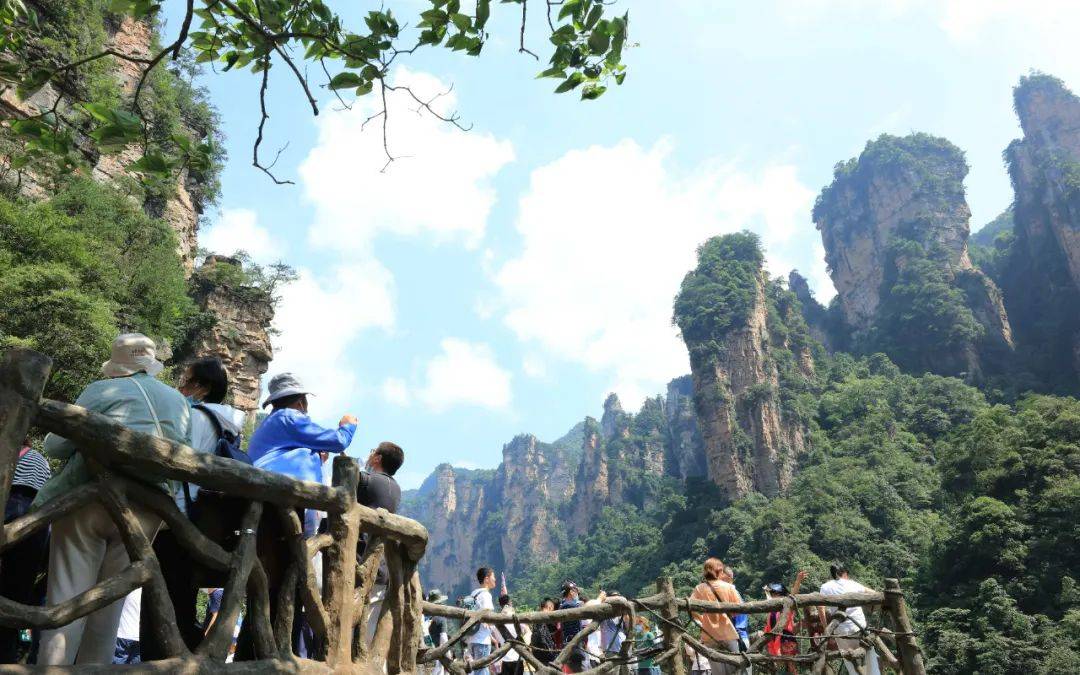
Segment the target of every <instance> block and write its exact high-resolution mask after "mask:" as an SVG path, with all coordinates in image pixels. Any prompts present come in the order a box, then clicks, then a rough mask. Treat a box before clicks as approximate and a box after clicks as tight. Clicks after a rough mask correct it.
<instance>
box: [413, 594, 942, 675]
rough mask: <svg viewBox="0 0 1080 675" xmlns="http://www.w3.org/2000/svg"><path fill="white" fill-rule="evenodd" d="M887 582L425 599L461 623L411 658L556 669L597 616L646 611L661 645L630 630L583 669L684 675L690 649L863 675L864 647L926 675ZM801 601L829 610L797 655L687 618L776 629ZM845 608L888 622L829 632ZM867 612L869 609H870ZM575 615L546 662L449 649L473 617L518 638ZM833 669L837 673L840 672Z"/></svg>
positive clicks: (889, 663) (452, 668)
mask: <svg viewBox="0 0 1080 675" xmlns="http://www.w3.org/2000/svg"><path fill="white" fill-rule="evenodd" d="M885 588H886V590H885V592H878V591H871V592H865V593H844V594H841V595H825V594H823V593H802V594H799V595H789V596H786V597H781V598H771V599H768V600H755V601H751V602H741V603H738V602H712V601H702V600H696V599H693V598H679V597H677V596H676V595H675V592H674V590H673V588H672V583H671V580H670V579H666V578H662V579H658V580H657V591H658V592H657V593H656V594H655V595H650V596H647V597H643V598H638V599H628V598H623V597H610V598H607V599H606V600H605V601H604V602H600V603H592V604H587V605H583V606H581V607H575V608H572V609H558V610H553V611H549V612H540V611H538V612H518V613H512V614H508V613H504V612H496V611H491V610H466V609H464V608H461V607H450V606H447V605H441V604H433V603H429V602H424V603H422V607H423V611H424V613H425V614H427V615H429V616H440V617H444V618H447V619H452V620H456V621H458V622H460V627H459V628H458V630H456V631H455V632H454V633H453V634H452V635H451V636H449V639H448V640H447V642H446V643H445V644H443V645H439V646H436V647H431V648H426V649H423V650H421V653H420V655H419V657H418V659H417V662H418V663H420V664H427V663H434V662H436V661H438V662H440V663H442V664H443V666H444V667H445V668H446V670H447V671H448V672H449V673H451V674H452V675H465V673H468V672H470V671H473V670H477V669H479V668H483V667H485V666H486V665H488V664H489V663H491V662H492V661H494V660H497V658H499V657H501V656H503V655H504V654H506V653H507V652H508V651H509V650H510V649H513V650H515V651H516V652H517V653H518V654H519V655H520V657H521V658H522V659H523V660H524V661H525V662H526V663H528V664H529V665H530V666H531V668H532V670H533V671H534V672H536V673H537V675H558V674H559V673H561V672H562V667H563V666H564V665H566V664H567V663H568V661H569V659H570V656H571V652H572V651H573V650H574V649H575V648H577V647H579V646H582V645H581V642H579V638H582V637H583V634H586V633H587V632H588V631H590V630H596V628H597V627H598V626H599V622H601V621H604V620H606V619H612V618H617V617H619V618H623V619H624V621H623V622H622V624H623V625H630V626H632V625H633V623H634V617H636V616H639V615H642V614H648V615H651V616H652V618H653V623H654V624H655V625H656V627H658V628H659V629H660V632H661V634H662V641H661V644H662V646H656V645H636V644H635V643H634V636H633V634H632V633H631V632H630V631H627V636H626V641H624V642H623V649H622V650H621V652H620V653H618V654H598V655H594V656H593V659H592V663H593V664H594V665H593V666H592V667H591V668H589V669H588V670H586V671H584V672H585V673H587V674H588V675H602V674H604V673H610V672H615V671H618V672H626V669H627V668H628V669H629V670H631V671H636V669H637V667H636V666H637V664H638V663H640V662H641V661H642V660H644V659H651V660H652V662H653V663H654V664H656V665H658V666H660V668H661V669H662V670H663V672H664V673H665V675H686V674H687V673H689V672H690V670H691V668H690V666H689V664H688V659H689V653H688V652H696V653H697V654H700V655H702V656H704V657H705V658H706V659H708V660H710V661H716V662H721V663H724V664H727V665H729V666H732V667H734V668H740V669H742V668H747V667H753V668H756V669H758V670H759V671H760V669H762V668H764V669H765V672H773V671H774V670H775V672H782V671H781V670H780V669H781V668H782V667H783V666H784V664H789V663H790V664H795V665H796V667H799V666H802V667H804V668H809V669H810V671H811V672H812V673H815V674H816V673H825V672H829V671H828V670H827V669H828V668H830V667H832V666H839V667H840V668H841V669H842V668H843V665H842V664H844V663H847V664H851V665H852V667H853V668H854V669H855V672H858V673H863V672H865V669H864V659H865V657H866V654H867V650H871V649H872V650H874V651H875V652H876V653H877V656H878V660H879V665H880V666H881V667H883V668H884V669H888V670H892V671H894V672H898V673H902V674H903V675H925V673H926V668H925V666H924V665H923V659H922V653H921V652H920V650H919V646H918V644H917V642H916V640H915V636H914V633H913V631H912V627H911V621H910V619H909V617H908V615H907V608H906V606H905V604H904V598H903V594H902V593H901V591H900V586H899V583H898V582H897V581H896V580H895V579H887V580H886V582H885ZM807 607H826V608H830V610H831V611H830V612H829V614H830V616H829V617H828V618H829V624H828V626H827V627H826V628H825V632H824V633H823V634H822V635H820V636H814V637H811V636H805V635H796V636H795V639H796V640H797V641H798V642H800V643H806V644H807V645H811V646H808V647H803V648H800V652H801V653H799V654H797V655H784V654H770V653H768V651H767V649H766V645H767V643H768V642H769V640H770V639H773V638H775V637H778V636H780V632H777V631H779V630H780V629H774V632H772V633H769V634H766V633H758V634H756V635H755V636H754V637H753V639H752V640H751V644H750V645H749V649H748V650H747V651H744V652H730V651H724V650H722V649H717V648H716V647H715V646H710V645H707V644H705V643H704V642H702V640H700V639H699V638H698V637H695V633H697V632H698V631H696V630H694V628H693V627H694V625H695V624H694V623H693V622H692V620H691V615H692V614H729V615H731V614H749V615H755V614H768V613H771V612H779V619H778V620H777V621H776V623H775V625H776V626H779V627H781V628H782V627H783V626H785V625H786V624H787V618H788V617H789V616H790V615H791V614H792V612H797V611H799V610H800V609H804V608H807ZM849 607H864V608H866V609H867V610H872V609H873V608H880V610H881V614H882V615H883V617H887V618H888V620H889V621H890V623H891V624H892V628H891V629H890V628H886V627H884V626H881V627H874V626H863V627H860V630H858V632H856V633H853V634H850V635H834V632H835V631H836V630H837V629H838V627H839V626H840V625H841V624H842V623H844V622H845V621H846V620H847V615H846V614H845V613H844V612H842V611H837V610H843V609H846V608H849ZM865 613H866V614H867V615H870V614H871V612H870V611H866V612H865ZM578 620H589V621H591V622H592V623H591V624H590V625H589V627H588V628H586V629H584V630H582V631H581V632H580V633H578V634H577V636H576V637H575V639H574V640H573V641H572V643H570V644H568V645H566V646H564V647H563V648H562V650H561V651H560V652H559V654H558V655H557V656H556V657H555V659H554V660H553V661H552V662H551V663H544V662H542V661H541V659H540V658H538V657H537V655H536V654H535V653H534V651H533V648H532V647H531V646H530V645H528V644H525V643H524V642H523V641H521V640H519V639H516V638H513V637H511V638H510V639H507V640H506V641H505V643H504V644H503V645H502V646H501V647H500V648H499V649H497V650H495V651H494V652H492V654H491V655H490V656H487V657H485V658H483V659H477V660H475V661H474V660H472V659H470V658H468V656H467V655H462V656H461V657H458V658H455V657H454V655H453V651H454V650H455V648H457V646H458V645H460V644H461V643H462V642H463V641H464V639H465V637H466V635H467V633H468V631H469V629H470V628H471V627H472V626H474V625H476V624H477V623H486V624H489V625H492V626H509V625H513V626H514V627H515V629H516V635H518V636H520V635H522V629H521V627H522V626H523V625H535V624H543V623H547V624H550V623H557V622H563V621H578ZM836 637H841V638H849V639H856V640H857V641H858V644H859V646H858V647H855V648H852V649H839V648H830V647H829V640H830V639H832V638H836ZM889 643H892V644H893V645H894V647H890V645H889ZM894 649H895V653H894ZM836 672H842V670H838V671H836Z"/></svg>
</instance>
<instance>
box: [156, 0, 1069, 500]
mask: <svg viewBox="0 0 1080 675" xmlns="http://www.w3.org/2000/svg"><path fill="white" fill-rule="evenodd" d="M330 4H331V6H332V7H334V8H335V10H336V11H339V12H341V13H342V16H343V18H344V19H345V20H346V22H347V23H350V24H357V23H359V22H360V21H361V10H366V9H367V8H368V5H372V6H378V5H379V4H385V5H386V6H387V7H389V8H390V9H392V10H393V11H394V12H395V14H396V15H398V16H399V17H401V18H402V20H403V21H409V22H415V19H413V18H412V17H414V16H415V15H416V13H417V12H418V11H420V9H422V5H423V4H424V3H423V2H420V1H419V0H399V1H398V2H393V1H391V0H387V1H386V2H385V3H377V2H370V3H369V2H345V1H344V0H341V1H339V2H332V3H330ZM181 5H182V3H179V2H176V1H175V0H174V1H173V2H171V3H167V4H166V11H167V16H168V17H170V18H171V20H168V21H167V22H166V31H168V30H169V29H170V28H171V29H172V30H175V29H176V26H177V25H178V16H179V12H180V10H181ZM618 7H619V8H620V10H621V9H622V8H625V10H628V11H629V12H630V35H629V41H630V42H631V43H632V44H633V47H632V48H630V49H627V50H626V52H625V54H624V61H625V62H626V63H627V64H628V67H629V74H628V76H627V78H626V81H625V84H624V85H623V86H621V87H612V88H610V89H609V90H608V92H607V93H606V94H605V95H604V96H603V97H602V98H601V99H600V100H598V101H594V102H582V101H580V100H578V97H577V96H573V95H555V94H553V93H552V89H553V88H554V86H555V84H556V81H554V80H537V79H535V75H536V73H538V72H539V71H540V70H541V69H542V68H543V63H542V62H539V63H538V62H537V61H535V60H533V59H532V58H531V57H529V56H527V55H522V54H519V53H518V52H517V44H516V37H517V26H518V20H519V16H518V15H517V14H516V8H515V7H513V6H509V5H502V4H494V5H493V16H492V18H491V21H490V22H489V24H488V30H489V31H490V33H491V38H490V40H489V42H488V44H487V45H486V46H485V49H484V53H483V54H482V55H481V56H480V57H479V58H470V57H467V56H463V55H460V54H457V53H452V52H449V51H447V50H443V49H437V50H433V49H430V48H429V49H427V50H426V51H421V52H418V53H417V54H415V55H413V56H410V57H408V58H403V59H402V60H401V65H400V67H399V68H398V69H397V70H396V71H395V72H394V73H393V78H394V80H395V81H396V82H399V83H402V82H406V83H408V84H409V85H410V86H411V87H412V88H413V89H414V90H415V91H416V92H418V93H419V94H421V95H426V96H435V95H436V94H441V96H440V97H439V98H438V99H437V100H436V101H435V104H434V105H435V106H436V108H437V109H438V110H440V111H441V112H443V113H444V114H449V113H452V112H455V111H456V112H458V113H459V114H460V115H461V119H462V121H463V123H465V124H468V125H471V128H470V130H469V131H467V132H466V131H461V130H459V129H457V128H455V127H453V126H450V125H447V124H445V123H443V122H440V121H439V120H437V119H435V118H433V117H432V116H430V115H425V114H420V113H418V112H416V110H415V108H416V106H415V104H413V103H412V102H411V101H409V100H405V98H404V96H405V95H404V94H401V95H399V96H394V95H391V99H390V102H389V105H390V116H389V126H388V134H389V143H390V147H391V151H392V152H393V154H395V155H397V156H398V157H399V159H398V160H396V161H395V162H393V163H392V164H391V165H390V166H389V167H386V169H385V171H380V170H381V169H383V168H384V164H385V162H386V159H385V156H384V155H383V149H382V137H381V131H382V130H381V126H380V124H379V122H378V121H376V122H372V123H368V124H367V125H366V126H365V124H364V122H365V120H366V119H367V118H368V117H369V116H370V115H371V114H372V112H373V111H374V110H375V108H374V107H373V106H374V103H375V102H374V100H372V99H371V98H367V99H360V100H359V101H355V102H350V103H351V109H344V108H343V107H342V106H341V104H340V103H338V102H337V101H336V100H335V99H334V97H333V95H332V94H331V93H330V92H328V91H326V90H325V89H319V90H318V91H317V92H316V95H317V97H318V98H319V99H320V102H321V104H320V108H321V113H320V114H319V115H318V117H315V116H313V115H312V114H311V110H310V108H308V107H307V106H306V104H305V101H304V98H303V96H302V93H301V92H300V90H299V88H298V86H297V84H296V82H295V81H293V80H291V79H290V78H289V76H288V73H287V72H286V71H285V70H284V68H278V69H277V71H279V72H275V73H274V74H273V76H272V77H271V84H270V93H269V99H268V100H269V105H270V114H271V118H270V120H269V122H268V123H267V141H266V143H265V152H267V153H268V154H269V155H271V156H272V154H273V153H274V152H275V151H276V150H277V148H279V147H282V146H286V144H287V146H286V147H285V149H284V150H283V151H282V153H281V156H280V159H279V161H278V163H277V165H276V167H275V173H277V174H278V175H279V176H280V177H282V178H287V179H291V180H293V181H295V185H284V186H278V185H274V184H273V183H272V182H270V181H269V180H268V179H267V177H266V176H265V175H263V174H262V173H260V172H258V171H257V170H255V169H253V168H252V167H251V165H250V157H251V145H252V142H253V140H254V137H255V131H256V125H257V123H258V96H257V93H258V89H257V87H258V78H257V77H255V76H253V75H251V74H250V73H248V72H230V73H207V74H206V75H205V76H204V77H203V78H202V83H203V84H204V85H205V86H206V87H207V88H208V90H209V92H210V96H211V100H212V102H213V103H214V104H215V105H216V106H217V108H218V109H219V110H220V111H221V116H222V127H223V131H224V134H225V136H226V138H227V149H228V152H229V157H230V159H229V160H228V163H227V164H226V166H225V169H224V172H223V176H222V187H223V191H222V196H221V199H220V203H219V205H218V207H217V208H216V209H214V210H213V212H211V213H208V214H207V216H208V217H207V225H206V226H205V227H204V228H203V229H202V230H201V231H200V234H199V236H200V244H201V245H202V246H204V247H206V248H208V249H210V250H213V251H216V252H222V253H232V252H234V251H235V250H237V249H243V250H246V251H247V252H248V253H250V254H251V255H252V256H253V257H254V258H255V259H256V260H258V261H261V262H272V261H275V260H278V259H280V260H283V261H285V262H286V263H288V264H290V265H292V266H293V267H295V268H296V270H297V271H298V272H299V279H298V281H296V282H294V283H293V284H291V285H289V286H287V287H285V289H284V290H283V292H282V297H281V300H280V304H279V305H278V307H277V313H276V317H275V322H274V326H275V328H276V329H277V331H279V334H278V335H277V336H276V338H275V339H274V343H275V357H274V361H273V362H272V363H271V365H270V371H269V373H268V375H273V374H274V373H278V372H284V371H291V372H293V373H295V374H297V375H298V376H299V377H300V378H301V379H302V380H303V381H304V382H306V383H307V384H308V385H309V388H311V389H312V390H313V391H314V392H315V393H316V396H315V397H313V398H312V400H311V413H312V415H313V416H314V417H315V419H316V420H318V421H320V422H323V423H326V424H335V423H336V421H337V420H338V418H339V417H340V416H341V415H342V414H344V413H347V412H348V413H352V414H354V415H356V416H357V417H358V418H359V420H360V425H359V430H358V433H357V437H356V439H355V440H354V442H353V445H352V447H351V448H350V454H352V455H356V456H360V457H363V456H365V455H366V454H367V449H368V448H371V447H374V445H375V444H376V443H378V442H379V441H381V440H393V441H395V442H397V443H399V444H400V445H401V446H402V447H403V448H404V449H405V452H406V464H405V466H404V467H403V468H402V469H401V471H400V472H399V474H398V479H399V481H400V482H401V484H402V486H403V487H405V488H412V487H417V486H419V484H420V483H421V482H422V481H423V479H424V478H425V477H426V476H427V475H428V474H429V473H430V472H431V470H432V469H433V468H434V467H435V466H437V465H438V464H440V463H442V462H450V463H452V464H454V465H455V466H461V467H465V468H493V467H495V466H497V465H498V463H499V462H500V461H501V458H502V453H501V450H502V446H503V445H504V444H505V443H507V442H508V441H509V440H510V439H511V438H513V437H514V436H515V435H517V434H520V433H533V434H535V435H536V436H538V437H539V438H540V439H541V440H545V441H551V440H554V439H555V438H558V437H559V436H561V435H562V434H563V433H565V432H566V431H567V430H568V429H569V428H570V427H571V426H573V425H574V424H575V423H577V422H579V421H580V420H581V419H583V418H584V417H585V416H586V415H593V416H598V415H599V414H600V412H601V407H602V402H603V400H604V398H605V396H606V395H607V393H608V392H611V391H614V392H616V393H617V394H618V395H619V396H620V398H621V400H622V402H623V405H624V407H625V408H627V409H628V410H636V409H637V408H638V407H639V406H640V404H641V402H642V401H643V400H644V398H645V397H647V396H654V395H656V394H660V393H662V392H663V391H664V389H665V386H666V383H667V382H668V381H669V380H671V379H672V378H675V377H678V376H680V375H683V374H685V373H687V372H689V364H688V359H687V356H686V350H685V347H684V346H683V345H682V343H681V340H680V339H679V336H678V333H677V331H676V330H675V329H674V328H673V326H672V324H671V303H672V299H673V297H674V294H675V292H676V291H677V289H678V285H679V283H680V281H681V280H682V277H683V275H684V274H685V273H686V272H687V271H688V270H689V269H690V268H691V267H692V266H693V264H694V259H695V248H696V247H697V246H698V245H699V244H701V243H702V242H703V241H705V240H706V239H707V238H709V237H711V236H714V235H718V234H723V233H726V232H734V231H739V230H743V229H748V230H752V231H754V232H757V233H758V234H759V235H760V236H761V239H762V242H763V244H764V246H765V248H766V254H767V260H768V266H769V270H770V272H771V273H772V274H774V275H786V274H787V272H788V271H789V270H791V269H792V268H797V269H798V270H800V272H802V273H803V275H804V276H806V277H807V278H808V279H809V281H810V284H811V287H812V288H813V289H814V291H815V292H816V294H817V296H818V298H819V299H821V300H822V301H827V300H828V299H829V298H830V297H832V296H833V295H834V294H835V291H834V289H833V287H832V285H831V282H830V281H829V278H828V275H827V272H826V268H825V263H824V259H823V250H822V247H821V239H820V236H819V234H818V232H817V231H816V230H815V229H814V225H813V223H812V221H811V219H810V210H811V208H812V206H813V202H814V199H815V197H816V195H817V194H818V192H820V190H821V188H822V187H824V186H825V185H826V184H828V182H829V181H830V180H831V176H832V169H833V166H834V165H835V164H836V163H837V162H840V161H844V160H847V159H849V158H851V157H854V156H856V155H858V153H859V152H860V151H861V149H862V148H863V146H864V145H865V144H866V142H867V141H868V140H871V139H873V138H875V137H877V136H878V135H879V134H882V133H891V134H907V133H910V132H912V131H923V132H927V133H931V134H935V135H939V136H944V137H946V138H948V139H949V140H951V141H952V142H954V143H955V144H957V145H958V146H959V147H960V148H961V149H963V150H964V151H965V152H966V153H967V158H968V162H969V164H970V165H971V172H970V174H969V176H968V178H967V180H966V188H967V194H968V200H969V203H970V206H971V210H972V212H973V219H972V230H977V229H978V228H979V227H981V226H982V225H983V224H985V223H986V222H988V221H990V220H991V219H993V218H994V217H995V216H996V215H998V214H999V213H1000V212H1001V211H1002V210H1004V209H1005V208H1006V207H1007V206H1008V204H1009V202H1010V201H1011V200H1012V190H1011V187H1010V185H1009V181H1008V176H1007V174H1006V171H1005V168H1004V166H1003V164H1002V160H1001V153H1002V151H1003V150H1004V149H1005V146H1006V145H1007V144H1008V143H1009V141H1011V140H1012V139H1014V138H1017V137H1019V136H1020V129H1019V125H1018V124H1017V121H1016V118H1015V115H1014V114H1013V111H1012V99H1011V93H1012V87H1013V86H1014V85H1015V84H1016V83H1017V81H1018V79H1019V78H1020V77H1021V76H1022V75H1024V74H1026V73H1028V72H1029V71H1030V70H1032V69H1037V70H1042V71H1044V72H1048V73H1051V74H1053V75H1056V76H1058V77H1060V78H1062V79H1064V80H1065V82H1066V84H1067V85H1068V86H1069V87H1070V88H1072V89H1073V90H1074V91H1075V90H1077V89H1078V88H1080V41H1077V40H1076V39H1075V31H1076V27H1077V26H1080V2H1075V1H1074V0H1024V1H1021V0H1016V1H1006V0H880V1H877V2H875V1H872V0H759V1H758V2H753V3H747V2H730V1H722V0H665V1H663V2H661V1H660V0H620V2H619V3H618ZM536 14H537V15H538V14H539V12H536ZM536 18H537V19H539V18H540V17H539V16H537V17H536ZM361 25H362V24H361ZM545 27H546V26H544V25H542V22H541V21H535V22H533V23H532V24H531V26H530V30H529V32H528V33H527V35H526V39H527V46H530V47H532V48H533V49H534V51H537V52H540V53H541V56H542V58H543V59H544V60H545V61H546V58H547V56H548V54H547V53H546V52H547V49H546V48H547V47H548V46H549V45H548V44H547V42H546V36H545V35H544V33H543V28H545ZM320 75H321V73H320ZM314 79H318V80H320V81H321V80H322V78H314Z"/></svg>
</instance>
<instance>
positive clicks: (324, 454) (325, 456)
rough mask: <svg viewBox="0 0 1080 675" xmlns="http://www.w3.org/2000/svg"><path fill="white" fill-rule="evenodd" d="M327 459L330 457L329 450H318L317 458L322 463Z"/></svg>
mask: <svg viewBox="0 0 1080 675" xmlns="http://www.w3.org/2000/svg"><path fill="white" fill-rule="evenodd" d="M328 459H330V453H329V452H320V453H319V460H320V461H321V462H322V463H323V464H326V460H328Z"/></svg>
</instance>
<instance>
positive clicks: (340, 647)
mask: <svg viewBox="0 0 1080 675" xmlns="http://www.w3.org/2000/svg"><path fill="white" fill-rule="evenodd" d="M333 472H334V473H333V479H332V481H333V484H334V487H335V489H336V490H338V491H339V492H340V493H342V494H344V495H345V496H346V499H347V500H348V504H347V507H346V508H344V509H342V510H341V511H339V512H337V513H330V514H329V517H328V522H327V527H328V530H329V532H330V536H331V537H332V538H333V544H331V545H330V547H329V548H327V549H326V550H325V551H323V607H325V609H326V616H327V619H326V620H327V629H326V662H327V663H329V664H330V665H331V666H333V667H335V668H344V667H345V666H346V665H347V664H348V665H351V664H352V660H353V612H354V611H355V610H356V600H355V596H354V589H355V588H356V546H357V544H358V543H359V541H360V521H359V516H358V513H357V510H356V490H357V487H358V486H359V484H360V466H359V465H358V464H357V463H356V460H354V459H352V458H351V457H346V456H345V455H338V456H336V457H334V464H333ZM361 635H363V631H361Z"/></svg>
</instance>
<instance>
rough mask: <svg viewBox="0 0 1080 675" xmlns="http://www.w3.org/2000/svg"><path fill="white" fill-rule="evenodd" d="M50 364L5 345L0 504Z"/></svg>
mask: <svg viewBox="0 0 1080 675" xmlns="http://www.w3.org/2000/svg"><path fill="white" fill-rule="evenodd" d="M50 368H52V359H50V358H49V357H48V356H45V355H44V354H39V353H37V352H35V351H32V350H30V349H8V350H7V351H5V352H4V358H3V361H2V362H0V504H7V498H8V493H9V492H10V490H11V477H12V476H13V475H14V474H15V463H16V461H17V460H18V457H19V450H21V449H22V444H23V440H24V439H25V438H26V432H27V431H28V430H29V429H30V423H31V422H33V421H34V416H35V415H36V414H37V408H38V401H39V400H41V392H42V390H44V389H45V382H46V381H47V380H48V379H49V369H50ZM3 536H4V530H3V528H0V538H2V537H3ZM0 543H2V539H0Z"/></svg>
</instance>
